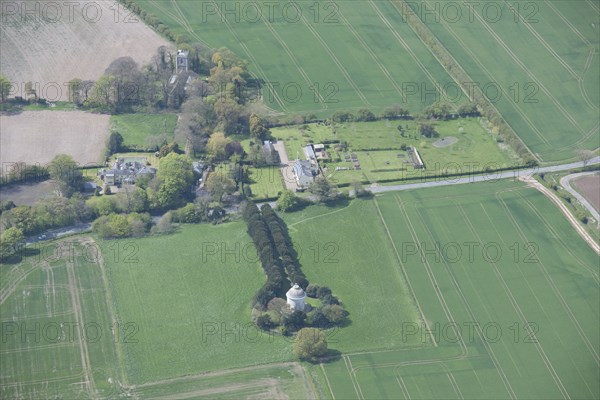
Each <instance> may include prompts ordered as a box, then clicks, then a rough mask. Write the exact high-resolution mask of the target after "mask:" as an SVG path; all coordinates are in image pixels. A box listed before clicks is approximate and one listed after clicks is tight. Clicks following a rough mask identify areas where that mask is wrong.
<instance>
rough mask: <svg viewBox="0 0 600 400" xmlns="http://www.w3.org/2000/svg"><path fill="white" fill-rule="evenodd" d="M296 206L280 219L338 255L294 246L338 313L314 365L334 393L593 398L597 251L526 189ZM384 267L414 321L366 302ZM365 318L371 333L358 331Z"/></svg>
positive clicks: (381, 283) (385, 279)
mask: <svg viewBox="0 0 600 400" xmlns="http://www.w3.org/2000/svg"><path fill="white" fill-rule="evenodd" d="M310 212H311V211H310V209H309V210H307V211H305V213H306V215H294V214H292V215H291V216H289V217H286V219H287V220H288V225H289V226H290V230H291V232H292V237H293V238H294V240H295V241H296V242H297V243H300V244H303V245H306V246H309V245H312V246H313V247H314V243H315V241H317V242H318V243H319V245H320V246H323V244H325V243H330V242H333V243H336V245H337V246H338V247H337V248H338V249H339V251H338V252H337V253H336V254H335V257H336V259H337V262H336V263H334V264H331V265H324V264H323V263H322V262H316V261H318V260H316V261H315V260H313V257H314V256H313V252H312V251H309V253H308V257H307V256H305V253H303V258H302V260H301V261H302V264H303V270H304V271H305V273H306V275H307V277H308V279H309V280H311V281H328V282H331V283H330V285H331V288H332V289H333V291H334V293H336V294H337V295H338V296H339V297H340V299H341V300H342V301H343V302H344V303H345V304H346V305H347V309H348V310H349V311H350V313H351V314H350V317H351V319H352V324H351V325H350V326H349V327H347V328H344V329H343V330H342V331H340V333H339V336H338V340H339V343H337V344H336V346H337V347H338V348H339V349H340V350H342V351H344V353H345V354H344V356H343V357H342V359H341V360H340V361H337V362H334V363H330V364H324V365H323V366H322V370H321V372H320V374H321V375H320V378H319V379H320V380H321V382H322V384H323V385H324V386H326V387H327V386H328V387H329V388H330V390H331V393H330V394H332V396H334V397H335V398H424V399H431V398H444V399H447V398H509V397H512V398H563V397H565V398H569V397H570V398H598V396H599V395H600V387H599V382H598V379H597V377H598V372H599V357H598V352H599V350H600V349H599V345H598V343H599V339H600V330H599V323H598V322H599V317H598V312H599V306H598V304H600V297H599V291H598V284H599V279H598V273H599V270H598V264H597V255H595V254H594V253H593V252H592V250H591V249H590V248H589V247H587V245H586V244H585V243H584V242H583V241H582V240H581V239H580V238H579V237H578V236H577V235H576V233H575V232H574V231H573V230H572V228H571V227H570V226H569V224H568V222H567V221H566V219H565V218H564V217H563V216H562V215H561V214H560V213H557V212H556V209H555V206H554V205H553V204H552V203H551V202H550V201H549V200H547V199H546V198H545V197H544V196H543V195H541V194H540V193H538V192H537V191H535V190H533V189H529V188H527V187H525V186H523V185H522V184H520V183H514V182H511V181H503V182H499V183H496V184H493V186H492V184H489V183H485V184H477V185H468V186H460V187H452V188H439V189H427V190H420V191H411V192H398V193H389V194H386V195H382V196H377V197H376V198H375V199H374V200H372V201H362V202H354V203H352V204H351V205H350V207H348V208H344V209H334V210H329V211H328V210H325V209H323V210H321V212H314V215H309V214H308V213H310ZM358 215H361V217H359V216H358ZM305 217H312V218H311V219H304V220H303V218H305ZM340 226H341V227H340ZM340 232H345V234H344V235H343V236H341V235H340ZM352 232H356V234H352ZM358 232H360V233H358ZM317 238H318V239H317ZM469 246H471V247H469ZM469 248H471V249H473V250H472V253H470V251H469ZM385 249H391V251H392V253H393V257H392V259H388V258H387V257H389V255H387V254H389V250H388V251H386V250H385ZM323 250H327V249H323ZM363 254H364V256H362V255H363ZM381 254H384V255H386V256H385V257H384V256H381ZM390 268H391V269H394V272H393V275H391V274H390V272H385V271H389V269H390ZM392 276H403V277H405V282H407V283H408V288H409V289H410V292H411V293H412V294H413V295H414V299H415V304H416V305H418V308H417V310H418V311H419V314H420V315H421V316H422V317H421V318H420V319H419V322H418V323H415V322H414V321H415V317H414V315H413V316H411V317H408V318H407V316H406V314H404V312H405V311H406V310H409V309H411V307H410V306H408V305H406V304H403V303H401V302H398V301H395V300H393V299H392V298H390V299H389V301H387V302H385V301H384V302H382V301H381V300H380V299H378V300H375V298H377V297H379V296H381V295H386V294H387V291H386V290H385V288H386V287H389V285H390V281H394V280H395V278H393V279H390V278H391V277H392ZM387 295H388V296H389V294H387ZM384 297H385V296H384ZM371 302H373V303H371ZM371 304H377V308H378V311H377V312H376V313H372V312H371V313H370V314H371V317H368V316H365V315H364V314H363V313H365V314H369V313H368V312H367V309H368V308H369V306H370V305H371ZM357 311H358V313H357ZM394 311H395V312H396V313H397V315H396V317H395V318H389V317H387V318H383V317H381V318H379V317H380V316H381V315H378V313H382V312H383V313H387V312H394ZM369 319H370V320H369ZM367 321H368V322H367ZM378 321H385V322H380V324H382V325H384V326H383V327H381V326H377V328H379V329H376V328H375V327H373V328H372V329H373V332H372V333H373V334H374V333H376V332H378V331H379V330H380V329H383V331H382V335H381V338H378V337H377V336H376V335H373V334H371V335H369V334H368V332H369V331H370V329H371V326H370V324H369V322H370V323H371V324H374V323H375V324H376V323H377V322H378ZM363 323H365V325H362V324H363ZM428 330H429V331H431V332H432V333H431V334H428V333H427V331H428ZM384 332H385V333H384ZM391 332H395V335H394V334H392V333H391ZM415 340H416V341H417V342H418V344H419V345H417V346H415V345H414V342H415ZM409 343H413V346H408V347H407V345H408V344H409ZM395 346H397V347H396V350H394V347H395ZM379 347H381V348H387V349H389V350H388V351H370V350H371V349H373V348H379ZM317 372H318V371H317ZM317 376H319V375H317Z"/></svg>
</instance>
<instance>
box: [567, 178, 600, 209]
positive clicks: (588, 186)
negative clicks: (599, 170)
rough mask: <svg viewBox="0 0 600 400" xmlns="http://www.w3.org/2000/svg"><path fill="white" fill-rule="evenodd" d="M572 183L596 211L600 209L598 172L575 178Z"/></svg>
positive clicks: (599, 179)
mask: <svg viewBox="0 0 600 400" xmlns="http://www.w3.org/2000/svg"><path fill="white" fill-rule="evenodd" d="M573 185H574V186H575V188H576V189H577V191H578V192H579V193H581V194H582V195H583V196H584V197H585V198H586V199H587V200H588V201H589V202H590V203H591V204H592V206H594V208H595V209H596V210H597V211H600V174H595V175H588V176H584V177H582V178H579V179H576V180H574V181H573Z"/></svg>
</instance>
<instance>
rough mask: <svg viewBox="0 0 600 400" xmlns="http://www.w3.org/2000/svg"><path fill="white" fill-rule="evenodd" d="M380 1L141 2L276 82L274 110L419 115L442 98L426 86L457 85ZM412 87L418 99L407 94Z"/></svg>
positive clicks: (270, 96)
mask: <svg viewBox="0 0 600 400" xmlns="http://www.w3.org/2000/svg"><path fill="white" fill-rule="evenodd" d="M379 3H380V2H369V3H366V4H363V3H360V2H354V1H345V2H336V3H332V4H329V3H326V2H313V1H296V2H295V3H294V5H292V6H289V5H287V4H286V2H279V3H278V4H275V5H273V4H271V5H267V3H260V2H258V3H253V4H251V5H250V6H248V3H245V2H236V1H232V0H228V1H222V2H216V1H215V2H212V1H208V2H203V3H201V4H198V3H196V2H194V1H170V0H153V1H144V2H140V4H139V5H140V7H142V8H143V9H144V10H145V11H147V12H149V13H154V14H155V15H157V16H159V18H160V19H161V20H162V21H164V22H165V23H166V24H167V25H168V26H169V27H170V28H171V30H172V31H173V32H175V33H179V34H184V35H186V36H187V37H189V38H190V40H191V41H201V42H205V43H207V44H208V45H209V46H211V47H215V48H218V47H222V46H225V47H227V48H229V49H231V50H232V51H234V52H235V53H236V54H238V55H240V57H242V58H245V59H247V60H248V61H249V63H250V70H251V71H252V73H253V74H254V75H255V76H256V77H258V78H260V79H263V80H264V81H265V82H270V83H271V84H270V85H267V87H268V89H265V90H264V91H263V97H264V101H265V103H266V104H267V106H269V107H271V108H273V109H274V110H276V111H279V112H289V113H295V112H314V113H316V114H318V115H321V116H330V115H331V114H332V113H333V112H334V111H335V110H337V109H357V108H360V107H369V108H371V109H373V110H374V111H375V110H381V109H382V108H383V107H385V106H389V105H391V104H392V103H404V105H405V107H408V108H409V109H410V110H412V111H415V112H416V111H420V110H421V109H422V108H423V107H424V106H425V104H424V103H426V104H429V103H432V102H433V101H434V100H435V97H436V96H439V91H437V94H436V95H433V94H430V95H429V96H428V97H427V98H421V95H420V89H421V84H423V85H425V86H426V88H427V90H432V91H433V92H434V93H436V90H437V89H436V83H439V85H440V86H444V85H445V84H447V83H449V82H451V81H452V80H451V78H450V76H449V75H448V74H447V73H446V72H445V71H444V69H443V68H442V67H441V65H440V64H439V63H437V62H436V60H435V58H434V57H433V55H432V54H431V53H430V52H429V50H428V49H427V48H426V47H425V46H424V45H423V44H422V43H421V42H420V40H419V38H418V37H417V36H416V34H415V33H414V32H413V31H412V30H411V29H410V27H409V26H408V25H407V24H393V23H392V22H391V21H390V20H389V17H388V16H387V15H384V14H385V13H384V11H383V9H382V8H381V6H380V5H379ZM252 6H254V8H253V9H250V8H252ZM249 7H250V8H249ZM269 7H271V9H272V11H269ZM257 9H258V11H257ZM227 10H233V11H229V12H228V11H227ZM225 14H227V15H225ZM306 43H311V44H312V45H311V46H305V45H304V44H306ZM415 86H416V87H417V89H416V90H417V91H418V92H419V94H416V93H415V94H412V95H407V92H409V88H410V89H411V90H414V89H413V88H414V87H415ZM463 100H464V99H463Z"/></svg>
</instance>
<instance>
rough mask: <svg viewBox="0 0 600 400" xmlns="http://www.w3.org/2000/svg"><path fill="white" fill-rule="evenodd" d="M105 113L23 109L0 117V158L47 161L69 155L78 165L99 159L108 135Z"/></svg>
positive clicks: (31, 162)
mask: <svg viewBox="0 0 600 400" xmlns="http://www.w3.org/2000/svg"><path fill="white" fill-rule="evenodd" d="M109 119H110V116H108V115H100V114H90V113H86V112H82V111H25V112H23V113H21V114H18V115H10V116H5V115H1V116H0V132H2V134H1V135H0V161H1V162H2V165H6V163H15V162H21V161H22V162H26V163H28V164H36V163H37V164H39V165H42V166H43V165H46V164H48V163H49V162H50V161H51V160H52V159H53V158H54V156H56V155H57V154H61V153H64V154H68V155H70V156H72V157H73V158H74V159H75V161H77V162H78V163H79V164H80V165H86V164H88V165H89V164H95V163H98V162H99V161H101V160H102V155H103V153H104V149H105V147H106V142H107V140H108V136H109Z"/></svg>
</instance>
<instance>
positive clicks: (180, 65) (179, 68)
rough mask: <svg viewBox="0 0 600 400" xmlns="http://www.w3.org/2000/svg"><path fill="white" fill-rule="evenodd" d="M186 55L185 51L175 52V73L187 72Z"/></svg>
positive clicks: (187, 53)
mask: <svg viewBox="0 0 600 400" xmlns="http://www.w3.org/2000/svg"><path fill="white" fill-rule="evenodd" d="M188 55H189V52H188V51H185V50H177V59H176V63H175V73H177V74H178V73H180V72H187V71H188Z"/></svg>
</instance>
